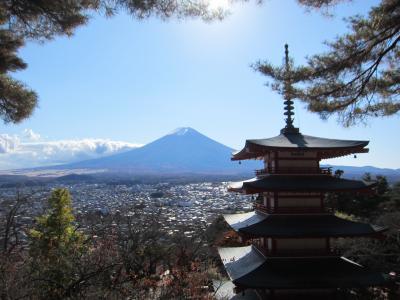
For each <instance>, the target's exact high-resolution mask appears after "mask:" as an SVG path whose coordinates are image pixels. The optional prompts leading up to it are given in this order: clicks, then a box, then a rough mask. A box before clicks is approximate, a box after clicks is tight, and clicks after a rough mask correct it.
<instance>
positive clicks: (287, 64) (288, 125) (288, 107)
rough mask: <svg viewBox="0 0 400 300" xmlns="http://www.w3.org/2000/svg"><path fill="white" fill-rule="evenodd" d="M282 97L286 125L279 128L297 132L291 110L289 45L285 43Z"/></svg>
mask: <svg viewBox="0 0 400 300" xmlns="http://www.w3.org/2000/svg"><path fill="white" fill-rule="evenodd" d="M283 88H284V89H283V98H284V99H285V101H284V102H283V103H284V104H285V107H284V110H285V112H284V113H283V114H284V115H285V116H286V119H285V121H286V126H285V128H283V129H282V130H281V132H282V133H298V132H299V129H298V128H295V127H294V126H293V120H294V118H293V117H292V116H294V112H293V109H294V107H293V104H294V102H293V101H292V94H293V93H292V92H293V88H292V82H291V70H290V62H289V46H288V44H285V74H284V86H283Z"/></svg>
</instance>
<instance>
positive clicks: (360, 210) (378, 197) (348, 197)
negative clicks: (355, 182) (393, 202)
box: [326, 171, 390, 218]
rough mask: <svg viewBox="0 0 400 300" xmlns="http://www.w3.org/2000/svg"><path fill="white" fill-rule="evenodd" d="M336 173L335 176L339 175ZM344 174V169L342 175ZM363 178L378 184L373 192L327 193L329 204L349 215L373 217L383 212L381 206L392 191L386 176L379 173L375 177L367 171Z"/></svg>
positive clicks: (387, 199)
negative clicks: (355, 193)
mask: <svg viewBox="0 0 400 300" xmlns="http://www.w3.org/2000/svg"><path fill="white" fill-rule="evenodd" d="M338 175H339V174H336V172H335V176H338ZM342 175H343V171H342V172H341V173H340V176H342ZM363 180H364V181H367V182H371V181H374V182H376V186H375V188H374V190H375V191H374V193H372V194H362V193H361V194H357V195H354V194H349V193H331V194H328V195H327V199H326V200H327V206H328V207H331V208H332V209H334V210H337V211H339V212H341V213H344V214H347V215H353V216H356V217H359V218H371V217H374V216H377V215H379V214H380V213H381V207H382V206H383V205H385V203H387V202H388V201H389V199H390V197H389V195H388V193H389V191H390V189H389V184H388V182H387V180H386V177H384V176H380V175H377V176H376V178H375V179H373V178H372V177H371V174H369V173H366V174H365V175H364V176H363Z"/></svg>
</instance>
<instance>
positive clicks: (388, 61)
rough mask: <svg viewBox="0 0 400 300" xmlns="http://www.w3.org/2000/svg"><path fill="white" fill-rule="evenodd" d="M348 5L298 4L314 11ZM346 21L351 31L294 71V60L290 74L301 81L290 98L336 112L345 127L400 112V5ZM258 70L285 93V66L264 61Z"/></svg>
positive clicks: (388, 2) (391, 2) (327, 1)
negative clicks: (370, 118) (369, 118)
mask: <svg viewBox="0 0 400 300" xmlns="http://www.w3.org/2000/svg"><path fill="white" fill-rule="evenodd" d="M348 1H350V0H298V2H299V3H300V4H301V5H304V6H306V7H308V8H312V9H328V8H329V7H330V6H333V5H335V4H337V3H339V2H348ZM348 22H349V23H350V32H349V33H347V34H344V35H342V36H339V37H338V38H337V39H336V40H335V41H333V42H327V45H328V47H329V51H327V52H325V53H323V54H319V55H314V56H311V57H310V58H308V64H307V65H306V66H301V67H297V68H296V67H294V66H293V61H291V73H290V75H289V77H290V80H291V82H292V83H293V84H296V83H298V85H297V88H293V89H292V91H291V96H292V98H297V99H300V100H302V101H304V102H305V103H307V107H308V110H310V111H312V112H317V113H319V114H320V116H321V117H322V118H327V117H329V116H331V115H333V114H336V115H337V116H338V120H339V122H340V123H342V124H343V125H344V126H350V125H353V124H355V123H357V122H359V121H365V120H366V119H367V118H368V117H378V116H390V115H393V114H396V113H397V112H398V111H400V99H399V91H400V69H399V66H400V63H399V62H400V48H399V40H400V1H398V0H381V2H380V3H379V5H377V6H376V7H372V8H371V10H370V12H369V14H368V16H367V17H363V16H354V17H352V18H350V19H349V20H348ZM254 68H255V69H256V70H258V71H260V72H261V73H263V74H264V75H266V76H268V77H270V78H271V79H272V81H273V84H272V88H273V89H275V90H277V91H279V92H282V90H283V86H284V85H283V81H284V80H285V68H284V67H276V66H273V65H272V64H271V63H269V62H268V61H265V62H258V63H256V64H255V65H254Z"/></svg>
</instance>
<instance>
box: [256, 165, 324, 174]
mask: <svg viewBox="0 0 400 300" xmlns="http://www.w3.org/2000/svg"><path fill="white" fill-rule="evenodd" d="M255 174H256V176H263V175H268V174H308V175H310V174H324V175H331V174H332V169H331V168H330V167H328V168H305V167H288V168H277V169H276V168H267V169H260V170H256V171H255Z"/></svg>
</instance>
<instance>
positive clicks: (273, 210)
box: [253, 203, 328, 214]
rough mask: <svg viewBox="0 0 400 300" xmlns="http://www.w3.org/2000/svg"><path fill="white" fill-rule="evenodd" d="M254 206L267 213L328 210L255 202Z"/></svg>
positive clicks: (325, 210) (324, 210) (319, 211)
mask: <svg viewBox="0 0 400 300" xmlns="http://www.w3.org/2000/svg"><path fill="white" fill-rule="evenodd" d="M253 208H254V209H257V210H259V211H262V212H265V213H269V214H272V213H298V214H299V213H321V212H328V211H327V209H323V208H321V207H292V206H290V207H288V206H287V207H284V206H279V207H269V208H268V207H266V206H265V205H263V204H260V203H254V204H253Z"/></svg>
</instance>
